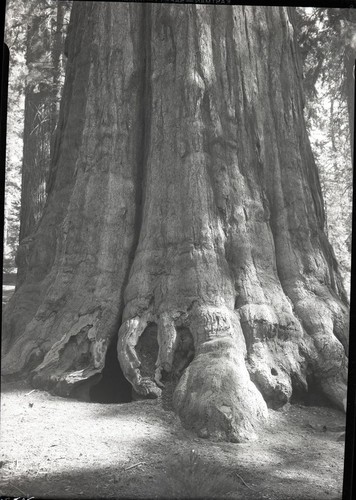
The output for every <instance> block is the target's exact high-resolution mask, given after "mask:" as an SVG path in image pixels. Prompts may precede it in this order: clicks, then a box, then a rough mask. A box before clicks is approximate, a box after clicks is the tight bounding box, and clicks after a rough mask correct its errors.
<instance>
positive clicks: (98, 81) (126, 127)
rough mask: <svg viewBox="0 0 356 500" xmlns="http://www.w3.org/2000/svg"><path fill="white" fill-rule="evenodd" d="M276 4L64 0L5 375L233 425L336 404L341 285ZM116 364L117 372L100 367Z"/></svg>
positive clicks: (339, 395) (251, 427)
mask: <svg viewBox="0 0 356 500" xmlns="http://www.w3.org/2000/svg"><path fill="white" fill-rule="evenodd" d="M302 97H303V96H302V74H301V64H300V61H299V59H298V53H297V50H296V44H295V40H294V37H293V28H292V25H291V23H290V20H289V17H288V12H287V10H286V9H285V8H274V7H273V8H262V7H244V6H234V7H232V6H224V7H223V8H221V6H204V5H184V6H180V5H160V4H144V5H142V4H127V3H105V2H78V3H74V5H73V9H72V15H71V21H70V28H69V39H68V63H67V72H66V80H65V86H64V92H63V98H62V104H61V112H60V118H59V123H58V127H57V131H56V139H55V145H54V151H53V156H52V165H51V171H50V177H49V182H48V186H49V191H48V199H47V203H46V206H45V209H44V212H43V216H42V218H41V221H40V223H39V225H38V227H37V230H36V232H35V234H34V235H33V238H32V241H31V243H30V249H29V259H28V268H27V273H26V277H25V280H24V282H23V283H22V284H21V286H19V288H18V289H17V291H16V293H15V294H14V296H13V298H12V299H11V300H10V302H9V304H8V307H7V310H6V312H5V318H4V326H5V328H4V331H5V337H4V342H3V345H4V346H5V347H4V351H5V353H4V354H5V356H4V359H3V372H4V374H5V375H7V376H18V375H19V374H20V375H21V374H22V375H23V374H30V377H31V380H32V384H33V386H34V387H39V388H43V389H46V390H51V391H53V392H55V393H57V394H60V395H63V396H71V395H72V396H73V395H76V396H77V397H78V396H80V395H81V396H82V397H88V396H90V395H91V394H92V392H91V391H92V389H91V387H93V386H94V385H95V384H97V383H98V381H99V379H100V377H101V373H102V372H103V370H104V365H105V360H106V359H107V355H108V352H110V351H111V349H112V347H113V345H114V346H115V345H116V342H117V354H118V358H119V361H120V365H121V369H122V371H123V373H124V375H125V377H126V379H127V380H129V381H130V383H131V385H132V387H133V390H134V392H135V394H136V396H139V397H157V396H159V395H160V394H162V396H163V398H165V397H167V396H168V395H169V394H168V393H169V392H170V393H172V398H173V402H172V404H173V408H174V409H175V411H176V412H177V413H178V414H179V415H180V417H181V420H182V423H183V425H185V426H186V427H190V428H193V429H194V430H195V431H196V432H197V433H198V434H199V435H200V436H205V437H214V438H218V439H227V440H231V441H242V440H244V439H248V438H250V437H252V436H253V435H254V433H255V431H256V429H258V426H259V424H261V423H263V422H264V421H265V419H266V418H267V406H271V407H273V408H278V407H280V406H282V405H283V404H285V403H287V402H288V401H293V400H300V399H302V400H303V399H305V398H307V397H308V395H309V396H310V395H313V394H315V393H320V394H323V395H324V397H325V398H326V399H327V400H328V401H329V402H330V403H332V404H334V405H336V406H338V407H340V408H341V409H342V408H343V404H342V401H343V398H344V397H345V391H346V374H347V354H346V352H347V343H348V318H347V305H348V304H347V298H346V294H345V290H344V288H343V285H342V282H341V278H340V275H339V272H338V270H337V264H336V260H335V257H334V254H333V252H332V249H331V246H330V244H329V242H328V240H327V237H326V235H325V232H324V228H325V215H324V207H323V200H322V194H321V188H320V182H319V177H318V172H317V168H316V165H315V163H314V159H313V155H312V152H311V148H310V144H309V140H308V136H307V131H306V127H305V123H304V118H303V103H302V101H303V99H302ZM117 383H118V384H119V381H118V382H117Z"/></svg>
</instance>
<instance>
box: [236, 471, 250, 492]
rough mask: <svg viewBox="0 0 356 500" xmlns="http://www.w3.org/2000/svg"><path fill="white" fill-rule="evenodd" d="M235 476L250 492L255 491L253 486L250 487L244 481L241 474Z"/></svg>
mask: <svg viewBox="0 0 356 500" xmlns="http://www.w3.org/2000/svg"><path fill="white" fill-rule="evenodd" d="M234 474H235V476H237V477H238V478H239V479H241V481H242V482H243V484H244V485H245V486H246V488H248V489H249V490H251V491H254V489H253V488H251V486H249V485H248V484H247V483H246V482H245V481H244V479H243V478H242V477H241V476H240V474H238V473H237V472H234Z"/></svg>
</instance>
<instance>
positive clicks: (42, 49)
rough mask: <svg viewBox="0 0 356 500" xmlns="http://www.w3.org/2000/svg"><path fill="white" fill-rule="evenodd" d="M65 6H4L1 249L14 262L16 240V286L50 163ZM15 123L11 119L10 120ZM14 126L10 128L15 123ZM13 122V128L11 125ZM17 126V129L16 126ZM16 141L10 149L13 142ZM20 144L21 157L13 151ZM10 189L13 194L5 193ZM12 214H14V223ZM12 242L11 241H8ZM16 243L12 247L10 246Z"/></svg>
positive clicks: (40, 208)
mask: <svg viewBox="0 0 356 500" xmlns="http://www.w3.org/2000/svg"><path fill="white" fill-rule="evenodd" d="M68 13H69V3H68V2H64V1H58V2H53V1H50V2H48V1H46V0H40V1H37V2H24V1H20V2H14V1H10V2H9V4H8V6H7V30H6V33H7V35H6V38H7V40H6V41H7V43H8V45H9V48H10V57H11V66H10V67H11V75H10V82H9V85H10V96H11V97H12V99H11V100H10V103H9V112H8V115H9V117H10V119H9V122H10V123H9V125H10V127H9V134H8V148H7V149H8V161H7V171H8V175H7V202H8V203H7V205H6V207H7V214H6V215H8V216H6V217H5V219H6V221H7V228H8V229H9V230H8V231H6V232H5V239H6V240H7V241H6V244H5V247H10V249H11V251H10V252H5V253H9V254H10V255H9V257H10V261H11V259H13V258H14V254H15V251H16V250H15V249H16V247H17V239H19V240H20V242H21V245H20V248H19V251H18V255H17V262H16V263H17V267H18V279H19V282H21V281H22V279H23V276H24V272H25V268H26V261H27V251H26V249H27V247H28V239H30V238H31V234H32V232H33V231H34V229H35V227H36V225H37V223H38V220H39V219H40V217H41V214H42V211H43V207H44V204H45V201H46V196H47V193H46V181H47V176H48V169H49V164H50V157H51V137H52V134H53V131H54V128H55V126H56V123H57V119H58V111H59V100H60V93H61V89H62V87H63V81H62V80H63V77H64V55H63V46H64V43H63V42H64V36H65V32H66V28H65V24H66V22H67V20H68ZM23 97H24V100H23ZM14 118H15V119H14ZM15 120H16V122H15ZM14 122H15V123H14ZM21 124H22V126H21ZM15 141H16V144H14V142H15ZM22 143H23V157H22V159H21V156H20V153H19V151H20V150H21V144H22ZM21 163H22V168H21V176H22V182H21V184H22V189H21V211H20V218H19V219H20V228H19V236H18V233H17V231H18V229H17V225H18V224H16V222H15V221H14V220H13V219H14V217H12V219H10V217H9V215H10V214H11V212H12V211H13V209H12V207H11V204H13V205H15V207H16V209H17V211H18V209H19V206H18V205H19V204H18V202H17V201H14V198H18V191H19V187H18V179H19V178H20V176H19V170H20V166H21ZM12 185H14V189H16V188H17V190H16V191H15V192H14V193H11V189H10V190H9V188H11V187H12ZM16 217H17V220H18V214H17V212H16V213H15V218H16ZM14 240H15V241H14ZM15 242H16V244H15Z"/></svg>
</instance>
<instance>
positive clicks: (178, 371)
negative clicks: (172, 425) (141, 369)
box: [162, 327, 195, 410]
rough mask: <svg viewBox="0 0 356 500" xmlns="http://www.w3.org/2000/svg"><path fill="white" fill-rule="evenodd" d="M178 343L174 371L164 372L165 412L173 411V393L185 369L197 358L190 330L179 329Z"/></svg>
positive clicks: (163, 394) (163, 399) (163, 403)
mask: <svg viewBox="0 0 356 500" xmlns="http://www.w3.org/2000/svg"><path fill="white" fill-rule="evenodd" d="M177 336H178V343H177V346H176V350H175V352H174V356H173V364H172V371H171V372H169V373H167V372H165V371H163V373H162V382H163V383H164V389H163V392H162V406H163V409H164V410H172V409H173V393H174V391H175V388H176V386H177V384H178V382H179V379H180V378H181V376H182V375H183V372H184V371H185V369H186V368H187V367H188V366H189V365H190V363H191V362H192V361H193V359H194V356H195V349H194V340H193V336H192V334H191V332H190V330H189V328H185V327H178V328H177Z"/></svg>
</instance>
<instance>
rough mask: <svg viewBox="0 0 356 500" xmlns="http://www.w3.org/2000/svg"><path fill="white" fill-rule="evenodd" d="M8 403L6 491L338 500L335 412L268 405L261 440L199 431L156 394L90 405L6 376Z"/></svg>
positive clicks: (339, 418)
mask: <svg viewBox="0 0 356 500" xmlns="http://www.w3.org/2000/svg"><path fill="white" fill-rule="evenodd" d="M1 410H2V411H1V454H0V466H1V467H0V478H1V480H0V494H1V495H13V496H19V495H26V496H35V497H42V498H43V497H44V498H54V497H56V496H57V497H61V498H85V497H87V498H97V497H101V498H123V497H124V498H139V497H140V498H152V497H156V498H169V497H176V498H177V497H181V498H198V497H203V498H213V497H216V498H222V497H226V498H239V499H246V500H259V499H269V500H286V499H288V500H293V499H299V500H306V499H320V500H325V499H336V498H341V490H342V477H343V458H344V457H343V454H344V443H343V442H342V441H337V438H338V436H339V434H340V433H339V432H336V430H340V428H342V426H343V424H344V415H343V414H342V413H341V412H339V411H337V410H331V409H327V408H314V407H309V408H306V407H302V406H297V405H294V406H287V407H286V408H285V409H284V410H283V411H281V412H276V411H271V412H270V422H269V426H268V428H266V430H265V431H264V432H263V433H262V434H261V435H260V439H259V440H258V441H256V442H251V443H244V444H233V443H211V442H209V441H206V440H203V439H200V438H197V437H196V436H195V435H194V434H192V433H190V432H188V431H186V430H184V429H182V427H181V425H180V422H179V419H178V418H177V417H176V416H175V415H174V414H173V413H172V412H170V411H165V410H163V409H162V407H161V406H160V405H159V403H157V402H156V401H137V402H133V403H126V404H121V405H115V404H107V405H101V404H98V403H96V404H94V403H83V402H78V401H74V400H67V399H62V398H59V397H55V396H53V395H50V394H48V393H45V392H41V391H32V389H31V388H30V387H29V386H27V385H26V384H24V383H22V384H20V383H12V384H9V383H8V384H2V396H1ZM192 450H194V451H192Z"/></svg>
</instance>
